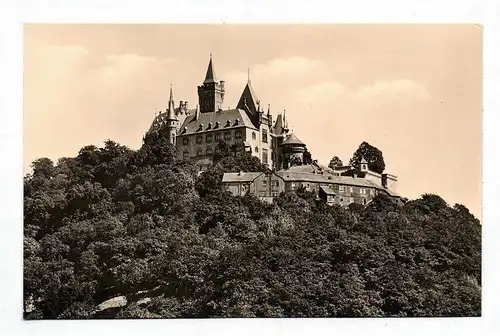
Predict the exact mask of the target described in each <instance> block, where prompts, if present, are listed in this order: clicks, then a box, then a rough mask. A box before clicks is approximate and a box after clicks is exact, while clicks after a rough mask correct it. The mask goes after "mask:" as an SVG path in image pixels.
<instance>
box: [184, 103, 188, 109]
mask: <svg viewBox="0 0 500 336" xmlns="http://www.w3.org/2000/svg"><path fill="white" fill-rule="evenodd" d="M184 109H185V110H186V112H187V109H188V102H187V100H186V101H185V102H184Z"/></svg>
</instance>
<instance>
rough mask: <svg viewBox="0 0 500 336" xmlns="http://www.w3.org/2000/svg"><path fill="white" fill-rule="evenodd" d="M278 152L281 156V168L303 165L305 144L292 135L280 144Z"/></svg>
mask: <svg viewBox="0 0 500 336" xmlns="http://www.w3.org/2000/svg"><path fill="white" fill-rule="evenodd" d="M280 150H281V152H282V156H283V162H282V164H283V168H289V167H291V166H293V165H297V164H302V163H303V159H304V152H305V150H306V144H305V143H303V142H302V141H300V140H299V139H298V138H297V136H296V135H295V134H293V133H292V134H290V135H289V136H288V137H287V138H286V139H285V141H283V142H282V143H281V145H280Z"/></svg>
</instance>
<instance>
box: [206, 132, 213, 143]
mask: <svg viewBox="0 0 500 336" xmlns="http://www.w3.org/2000/svg"><path fill="white" fill-rule="evenodd" d="M213 138H214V136H213V135H212V134H207V136H206V137H205V141H206V142H212V140H213Z"/></svg>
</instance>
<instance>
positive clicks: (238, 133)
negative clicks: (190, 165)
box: [182, 130, 267, 145]
mask: <svg viewBox="0 0 500 336" xmlns="http://www.w3.org/2000/svg"><path fill="white" fill-rule="evenodd" d="M223 134H224V140H231V132H225V133H215V134H207V135H205V142H207V143H211V142H212V141H219V140H222V135H223ZM241 137H242V132H241V131H240V130H238V131H235V132H234V138H235V139H241ZM256 138H257V135H256V134H255V132H252V139H253V140H255V139H256ZM195 141H196V143H197V144H201V143H203V136H202V135H198V136H197V137H196V139H195ZM262 141H263V142H266V143H267V131H266V130H263V132H262ZM182 144H183V145H189V138H187V137H186V138H183V139H182Z"/></svg>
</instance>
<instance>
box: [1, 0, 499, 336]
mask: <svg viewBox="0 0 500 336" xmlns="http://www.w3.org/2000/svg"><path fill="white" fill-rule="evenodd" d="M499 18H500V3H496V2H495V1H485V0H482V1H481V0H469V1H457V0H455V1H451V0H449V1H437V0H434V1H429V2H424V1H422V0H420V1H413V0H412V1H408V0H407V1H402V0H399V1H374V0H372V1H370V0H366V1H359V0H357V1H354V0H350V1H347V0H345V1H332V0H324V1H313V0H305V1H296V0H295V1H274V2H271V1H270V0H254V1H243V0H239V1H235V0H233V1H231V0H226V1H224V0H220V1H215V0H212V1H208V0H191V1H187V0H178V1H170V0H169V1H166V0H163V1H160V0H158V1H146V0H139V1H130V0H121V1H119V0H117V1H110V0H83V1H69V0H66V1H48V0H45V1H42V0H39V1H36V0H33V1H16V0H9V1H5V0H3V1H1V2H0V25H1V27H0V42H1V43H2V44H1V46H2V48H0V50H1V51H0V88H1V91H0V92H2V93H3V94H2V95H1V96H0V97H1V99H0V116H1V119H0V120H1V122H0V155H1V156H0V158H1V160H0V224H1V225H2V226H1V228H2V232H1V233H0V334H1V335H22V334H26V335H59V334H61V335H68V334H71V335H94V334H95V335H100V334H105V333H106V334H108V335H113V334H120V335H137V334H158V333H160V334H163V333H169V334H173V335H177V334H182V335H198V334H202V335H206V334H217V335H225V334H228V335H229V334H231V335H233V334H239V335H259V334H266V335H267V334H273V335H274V334H287V335H310V334H330V333H339V332H343V333H347V334H352V333H360V334H365V333H366V334H368V333H369V334H370V335H384V336H386V335H388V334H393V333H398V334H404V335H417V334H418V335H421V334H434V333H436V334H441V335H442V334H450V335H472V334H483V335H484V334H494V333H495V332H494V331H495V330H496V331H497V332H496V333H498V332H499V331H500V328H499V326H500V322H497V320H499V319H498V317H499V316H500V309H499V307H500V304H499V303H498V299H497V298H498V297H500V295H499V294H500V293H499V291H498V284H499V283H500V281H499V279H498V270H497V268H496V265H497V264H498V260H499V259H498V257H499V253H498V252H497V251H498V250H497V248H496V242H497V241H498V238H500V237H499V229H498V227H499V225H500V216H499V206H498V204H500V197H499V196H500V191H499V190H500V183H499V180H498V178H497V174H496V172H497V170H498V168H497V167H498V166H499V165H498V164H499V159H498V154H500V151H499V148H498V144H499V143H500V132H498V131H497V130H496V128H497V126H498V125H499V123H498V111H499V110H500V104H499V93H500V91H499V90H500V89H499V87H500V86H499V85H498V78H500V66H499V61H498V60H500V53H499V47H498V45H499V41H500V34H499V32H500V30H499V24H498V23H496V21H498V20H499ZM22 22H108V23H109V22H163V23H166V22H169V23H175V22H213V23H219V22H228V23H241V22H245V23H283V22H295V23H301V22H306V23H320V22H322V23H327V22H329V23H356V22H366V23H369V22H370V23H374V22H381V23H388V22H391V23H408V22H414V23H423V22H439V23H464V22H467V23H480V24H483V26H484V91H483V92H484V97H485V98H484V122H483V125H484V129H483V133H484V140H483V141H484V153H483V167H484V169H483V181H484V185H483V230H484V231H483V237H484V239H483V274H484V279H483V284H484V286H483V316H482V317H481V318H454V319H437V318H434V319H302V320H293V319H287V320H284V319H267V320H244V319H238V320H222V319H219V320H161V321H144V320H143V321H32V322H25V321H22V316H21V312H22V268H21V265H22V211H23V207H22V184H21V179H22V157H23V155H22V106H21V105H22V77H21V74H22V26H21V24H22ZM495 154H497V155H495Z"/></svg>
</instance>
